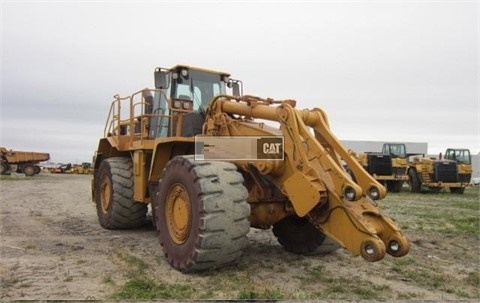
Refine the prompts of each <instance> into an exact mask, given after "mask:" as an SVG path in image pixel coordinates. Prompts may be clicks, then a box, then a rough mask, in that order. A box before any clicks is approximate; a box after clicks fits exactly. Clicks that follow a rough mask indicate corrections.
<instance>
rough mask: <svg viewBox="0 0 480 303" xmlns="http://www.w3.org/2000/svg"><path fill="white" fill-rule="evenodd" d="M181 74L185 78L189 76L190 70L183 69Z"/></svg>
mask: <svg viewBox="0 0 480 303" xmlns="http://www.w3.org/2000/svg"><path fill="white" fill-rule="evenodd" d="M181 73H182V76H183V77H186V76H188V70H186V69H182V72H181Z"/></svg>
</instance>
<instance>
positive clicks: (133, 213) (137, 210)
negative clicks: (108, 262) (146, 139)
mask: <svg viewBox="0 0 480 303" xmlns="http://www.w3.org/2000/svg"><path fill="white" fill-rule="evenodd" d="M94 184H95V204H96V206H97V216H98V221H99V222H100V225H101V226H102V227H104V228H106V229H127V228H137V227H141V226H143V225H144V224H145V223H146V214H147V211H148V208H147V205H146V204H144V203H138V202H135V201H134V200H133V165H132V160H131V159H129V158H122V157H114V158H108V159H105V160H103V161H102V163H101V164H100V167H99V168H98V172H97V173H96V175H95V182H94Z"/></svg>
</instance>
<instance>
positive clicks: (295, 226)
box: [273, 216, 340, 255]
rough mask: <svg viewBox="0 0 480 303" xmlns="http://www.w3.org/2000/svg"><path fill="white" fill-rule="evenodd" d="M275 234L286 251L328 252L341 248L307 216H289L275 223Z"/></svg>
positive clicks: (314, 253)
mask: <svg viewBox="0 0 480 303" xmlns="http://www.w3.org/2000/svg"><path fill="white" fill-rule="evenodd" d="M273 234H274V235H275V237H277V240H278V242H279V243H280V244H281V245H282V246H283V248H284V249H285V250H286V251H289V252H293V253H296V254H302V255H319V254H327V253H330V252H332V251H335V250H337V249H339V248H340V246H339V245H338V244H337V243H336V242H334V241H333V240H331V239H329V238H328V237H326V236H325V235H324V234H323V233H322V232H320V231H319V230H318V229H316V228H315V226H313V225H312V223H310V222H309V221H308V220H307V218H300V217H297V216H288V217H286V218H284V219H282V220H280V221H279V222H278V223H275V224H274V225H273Z"/></svg>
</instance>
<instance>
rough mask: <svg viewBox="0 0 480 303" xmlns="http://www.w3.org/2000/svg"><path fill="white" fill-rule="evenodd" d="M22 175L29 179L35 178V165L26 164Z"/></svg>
mask: <svg viewBox="0 0 480 303" xmlns="http://www.w3.org/2000/svg"><path fill="white" fill-rule="evenodd" d="M22 173H24V174H25V176H27V177H33V176H35V165H33V164H25V165H23V166H22Z"/></svg>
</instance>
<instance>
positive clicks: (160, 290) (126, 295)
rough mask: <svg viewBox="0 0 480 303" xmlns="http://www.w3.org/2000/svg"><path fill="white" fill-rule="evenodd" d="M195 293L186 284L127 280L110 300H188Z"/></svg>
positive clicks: (140, 279) (142, 279) (143, 279)
mask: <svg viewBox="0 0 480 303" xmlns="http://www.w3.org/2000/svg"><path fill="white" fill-rule="evenodd" d="M194 292H195V289H193V288H192V287H191V286H189V285H186V284H167V283H159V282H156V281H153V280H151V279H148V278H135V279H132V280H129V281H128V282H127V283H125V285H123V286H122V287H121V288H120V289H119V290H117V291H116V292H115V293H114V294H113V296H112V298H113V299H115V300H153V299H179V300H182V299H183V300H184V299H190V298H191V297H192V295H193V293H194Z"/></svg>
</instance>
